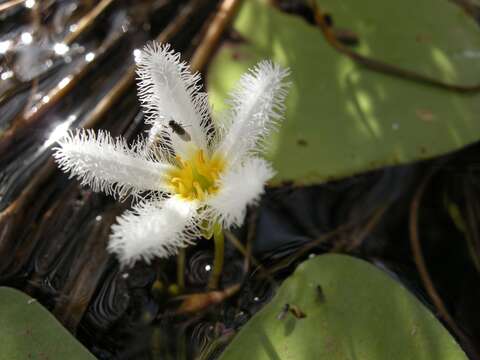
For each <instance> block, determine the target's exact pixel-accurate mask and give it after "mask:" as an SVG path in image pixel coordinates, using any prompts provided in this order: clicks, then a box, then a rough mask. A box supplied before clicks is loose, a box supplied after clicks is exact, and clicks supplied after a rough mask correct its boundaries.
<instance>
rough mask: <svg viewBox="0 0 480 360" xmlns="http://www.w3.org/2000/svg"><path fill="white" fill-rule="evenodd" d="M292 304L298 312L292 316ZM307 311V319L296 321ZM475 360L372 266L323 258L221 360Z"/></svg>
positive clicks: (294, 279) (291, 281)
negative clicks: (300, 314) (250, 359)
mask: <svg viewBox="0 0 480 360" xmlns="http://www.w3.org/2000/svg"><path fill="white" fill-rule="evenodd" d="M285 304H290V307H291V308H292V307H295V308H294V311H291V312H285ZM298 310H300V311H301V312H303V313H304V314H305V315H306V316H305V317H304V318H301V317H299V316H298V314H297V317H296V316H294V313H295V312H296V311H298ZM246 356H248V358H252V359H255V360H272V359H275V360H283V359H285V360H286V359H304V360H309V359H312V360H313V359H315V360H322V359H326V360H335V359H350V360H354V359H369V360H385V359H388V360H404V359H418V360H419V359H422V360H467V357H466V355H465V354H464V352H463V351H462V350H461V349H460V347H459V346H458V344H457V343H456V342H455V340H454V339H453V338H452V336H450V334H449V333H448V331H447V330H446V329H445V328H444V327H443V326H442V325H441V324H440V322H439V321H438V320H437V319H436V318H435V317H434V316H433V314H432V313H431V312H430V311H428V310H427V309H426V308H425V306H423V305H422V304H421V303H420V302H419V301H418V300H417V299H416V298H415V297H414V296H413V295H412V294H410V292H409V291H408V290H407V289H405V288H404V287H403V286H402V285H400V284H399V283H397V282H396V281H395V280H393V279H392V278H391V277H390V276H388V275H387V274H386V273H384V272H383V271H381V270H378V269H377V268H376V267H374V266H372V265H370V264H369V263H367V262H365V261H363V260H359V259H355V258H352V257H349V256H345V255H332V254H329V255H322V256H318V257H316V258H314V259H311V260H308V261H306V262H304V263H303V264H301V265H300V266H299V267H298V268H297V270H296V271H295V273H294V274H293V275H292V276H291V277H289V278H288V279H287V280H286V281H285V282H284V283H283V284H282V286H281V287H280V288H279V290H278V292H277V294H276V295H275V297H274V298H273V300H272V301H271V302H270V303H269V304H268V305H266V306H265V307H264V308H263V309H262V310H261V311H259V312H258V313H257V314H256V315H255V316H254V317H253V318H252V319H251V320H250V321H249V322H248V323H247V324H246V325H245V326H244V327H243V328H242V329H241V331H240V333H239V334H238V335H237V336H236V337H235V338H234V340H233V341H232V343H231V344H230V345H229V347H227V349H226V350H225V352H224V353H223V355H222V357H221V358H220V359H221V360H235V359H244V358H245V357H246Z"/></svg>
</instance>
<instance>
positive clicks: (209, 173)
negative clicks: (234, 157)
mask: <svg viewBox="0 0 480 360" xmlns="http://www.w3.org/2000/svg"><path fill="white" fill-rule="evenodd" d="M176 160H177V164H178V166H177V167H176V168H175V169H174V170H172V171H171V172H170V173H169V174H167V181H168V183H169V185H170V187H171V188H172V192H173V193H175V194H176V195H179V196H181V197H183V198H185V199H188V200H204V199H205V198H206V197H207V196H208V195H211V194H214V193H215V192H217V190H218V186H217V180H218V178H219V176H220V174H221V172H222V171H223V169H224V166H225V162H224V160H223V158H221V157H220V156H213V157H211V158H209V157H208V156H206V155H205V154H204V153H203V150H198V151H196V152H195V153H194V154H193V156H192V157H191V158H190V159H188V160H185V159H182V158H181V157H180V156H177V159H176Z"/></svg>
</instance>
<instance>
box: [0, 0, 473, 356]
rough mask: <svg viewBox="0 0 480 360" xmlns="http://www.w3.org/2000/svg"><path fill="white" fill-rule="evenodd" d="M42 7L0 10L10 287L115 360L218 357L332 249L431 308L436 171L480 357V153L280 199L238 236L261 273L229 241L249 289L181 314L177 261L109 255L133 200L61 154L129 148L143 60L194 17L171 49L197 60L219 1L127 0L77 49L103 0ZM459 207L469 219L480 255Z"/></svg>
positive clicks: (193, 289)
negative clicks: (112, 140)
mask: <svg viewBox="0 0 480 360" xmlns="http://www.w3.org/2000/svg"><path fill="white" fill-rule="evenodd" d="M7 3H9V2H8V1H3V2H0V9H2V6H3V5H5V4H7ZM40 3H41V6H40V7H39V6H38V4H37V5H35V6H33V8H29V7H27V6H26V5H28V4H29V2H28V1H27V2H25V3H21V4H19V5H14V6H11V7H10V8H5V7H6V6H4V7H3V9H2V10H0V259H1V261H0V284H2V285H10V286H14V287H17V288H19V289H22V290H23V291H25V292H28V293H29V294H31V295H32V296H35V297H38V298H39V300H40V301H41V302H42V303H43V304H44V305H45V306H46V307H47V308H48V309H49V310H50V311H52V312H53V313H54V314H55V316H57V318H58V319H59V320H60V321H61V322H62V323H63V324H64V325H65V326H66V327H67V328H68V329H69V330H70V331H71V332H72V333H73V334H75V336H76V337H77V338H78V339H79V340H80V341H81V342H82V343H84V344H85V345H86V346H87V347H88V348H89V349H90V351H92V352H93V353H94V354H95V355H96V356H97V357H98V358H100V359H177V358H178V359H193V358H198V359H213V358H215V356H217V355H218V354H219V353H220V352H221V349H222V348H223V347H224V346H225V345H226V344H227V343H228V341H229V340H230V339H231V338H232V336H234V334H235V333H236V331H237V330H238V329H239V328H240V327H241V326H242V325H243V324H244V323H245V322H246V321H247V320H248V319H249V318H250V317H251V316H252V315H253V314H254V313H255V312H256V311H257V310H258V309H260V308H261V306H262V305H263V304H264V303H265V302H266V301H268V299H270V298H271V296H272V295H273V294H274V292H275V289H276V287H277V286H278V285H279V283H280V282H281V280H282V279H284V278H285V277H286V276H288V274H290V273H291V272H292V270H293V269H294V268H295V266H296V264H298V263H299V262H301V261H302V260H304V259H305V258H307V257H308V256H312V255H314V254H319V253H323V252H328V251H337V252H347V253H351V254H354V255H356V256H360V257H363V258H366V259H369V260H371V261H373V262H374V263H376V264H378V265H379V266H381V267H384V268H387V269H389V271H391V272H392V274H393V275H395V276H397V277H398V278H399V280H400V281H402V282H404V283H405V284H407V286H409V288H410V289H412V291H413V292H414V293H415V294H416V295H417V296H419V297H420V298H421V299H423V300H424V301H425V302H427V304H428V298H427V297H426V296H425V295H424V292H423V290H422V287H421V282H420V281H419V277H418V275H417V271H416V268H415V265H414V263H413V260H412V255H411V250H410V245H409V232H408V225H409V224H408V221H409V220H408V217H409V213H410V205H411V201H412V197H413V194H414V192H415V190H416V189H417V188H418V186H419V184H420V182H421V180H422V179H423V177H424V174H425V173H426V172H427V171H429V170H430V169H431V168H433V167H435V168H436V169H437V171H436V173H435V176H434V177H433V179H432V181H431V182H430V183H429V185H428V187H427V191H426V193H425V196H424V199H423V201H422V204H421V218H420V230H419V231H420V236H421V237H422V246H423V247H424V252H425V255H426V260H427V264H428V267H429V270H430V271H431V273H432V276H433V279H434V281H435V283H436V285H437V287H438V289H439V292H440V295H441V296H442V298H443V300H444V301H445V302H446V304H447V306H448V308H449V310H450V312H451V313H452V314H453V316H454V318H455V320H456V322H457V323H458V325H459V326H460V327H461V329H462V330H463V331H464V332H465V334H466V335H467V341H465V340H462V344H463V345H464V346H465V348H466V349H467V350H468V351H469V350H471V349H473V348H479V339H480V325H479V324H480V322H479V321H478V320H479V319H478V314H479V313H478V311H477V306H476V304H478V300H479V297H480V294H479V290H478V289H479V287H478V283H479V277H478V271H477V269H476V268H475V266H474V262H473V261H472V258H474V257H475V256H477V257H478V256H479V254H480V242H479V241H478V239H479V237H478V231H477V227H478V225H477V224H478V217H479V215H480V204H479V200H478V199H480V197H479V196H478V195H480V193H479V192H480V186H479V185H480V182H479V180H478V179H479V177H478V170H479V169H480V167H479V162H478V159H479V156H478V155H479V146H478V145H474V146H471V147H469V148H468V149H465V150H463V151H461V152H458V153H456V154H453V155H450V156H448V157H444V158H440V159H435V160H432V161H427V162H424V163H421V164H416V165H411V166H404V167H392V168H387V169H382V170H378V171H375V172H372V173H368V174H365V175H361V176H357V177H353V178H350V179H346V180H343V181H338V182H335V183H328V184H324V185H321V186H315V187H308V188H294V187H292V186H289V185H288V184H285V185H284V186H282V187H279V188H276V189H270V190H269V191H268V192H267V195H266V196H265V197H264V199H263V201H262V203H261V204H260V206H259V207H258V209H252V210H251V211H250V212H249V216H248V219H247V222H246V225H245V226H244V227H243V228H242V229H235V231H234V233H233V235H234V236H235V238H237V239H239V240H240V241H242V242H243V243H245V244H248V246H250V245H251V246H252V254H253V258H251V259H249V260H250V261H249V262H248V263H246V262H245V257H244V256H243V255H242V254H241V253H240V252H238V251H237V250H236V249H235V247H234V246H233V245H232V243H230V242H228V241H227V248H226V261H225V264H226V266H225V270H224V273H223V276H222V287H223V288H229V287H231V286H234V285H235V284H241V285H242V287H241V289H240V291H239V292H238V293H236V294H235V296H232V297H229V298H227V299H225V301H224V302H222V303H219V304H217V305H214V306H211V307H208V308H205V309H204V310H203V311H200V312H198V313H196V314H194V315H179V314H176V309H178V308H179V305H180V303H181V301H182V298H179V297H178V296H177V295H175V294H173V293H172V291H169V289H170V290H171V285H173V284H174V283H175V271H176V270H175V266H176V265H175V259H170V260H168V261H156V262H154V263H153V264H151V265H150V266H147V265H146V264H137V265H136V266H135V267H134V268H132V269H120V268H119V266H118V264H117V262H116V260H115V259H114V258H113V257H110V256H109V255H108V254H107V253H106V250H105V246H106V242H107V240H108V235H109V228H110V225H111V224H112V223H113V221H114V219H115V217H116V216H117V215H118V214H120V213H121V212H122V211H123V210H124V209H125V208H126V207H128V206H129V204H128V203H127V204H118V203H117V202H115V201H114V200H112V199H111V198H109V197H107V196H104V195H102V194H96V193H92V192H91V191H89V190H88V189H86V188H82V187H80V186H79V185H78V183H77V182H76V181H71V180H68V178H67V176H65V174H62V173H60V172H59V171H58V170H57V169H56V167H55V166H54V164H53V163H52V160H51V148H52V146H54V144H55V141H56V139H58V138H59V137H60V136H61V135H62V133H64V131H65V130H66V129H68V128H69V127H70V128H75V127H80V126H86V127H94V128H102V129H107V130H109V131H110V132H112V133H113V134H114V135H118V134H124V135H125V136H126V137H128V138H130V139H132V138H134V137H135V136H137V135H138V134H139V133H141V132H142V131H143V130H144V129H143V119H142V114H141V113H140V112H139V107H138V102H137V99H136V92H135V87H134V78H133V75H132V74H133V73H132V69H133V66H134V56H133V54H134V50H135V49H137V48H140V47H142V46H143V44H144V43H145V42H146V41H147V40H149V39H153V38H155V37H157V36H158V35H159V34H162V31H164V30H165V29H166V28H167V27H168V26H169V25H172V24H173V23H175V21H178V19H179V14H180V13H181V12H182V11H187V14H188V21H186V22H185V23H183V24H182V25H181V26H179V29H178V31H176V32H174V33H173V34H171V37H170V38H169V42H171V43H172V44H173V45H174V47H175V48H176V49H177V50H179V51H182V53H183V54H184V55H185V56H186V57H188V56H189V55H190V54H191V53H192V51H193V49H194V48H195V46H196V44H197V43H198V37H197V34H198V33H199V31H200V29H202V28H203V26H204V24H206V23H207V22H208V21H209V20H208V19H209V18H210V16H211V15H212V14H213V13H214V11H215V9H216V5H217V4H216V2H214V1H168V0H163V1H160V0H158V1H133V0H132V1H126V0H125V1H114V2H113V3H112V4H110V6H108V7H107V8H106V9H105V10H104V11H103V12H102V13H101V14H100V15H98V16H97V17H96V18H94V19H92V23H91V26H89V27H87V28H86V29H85V30H83V31H81V32H80V33H78V36H77V37H75V38H74V39H73V40H71V42H69V45H68V48H67V49H66V48H65V44H64V41H65V39H69V37H71V34H72V33H76V30H77V29H78V26H77V28H76V27H75V24H78V23H79V20H80V19H82V18H85V17H88V14H89V12H90V11H91V10H92V6H93V5H94V3H96V2H93V1H87V0H85V1H80V0H77V1H74V0H72V1H54V0H51V1H41V2H40ZM188 11H190V12H189V13H188ZM225 36H229V35H228V34H226V35H225ZM59 44H60V45H59ZM62 44H63V45H64V46H62ZM446 199H448V203H454V204H456V206H457V207H458V209H459V211H460V212H461V213H462V214H464V217H465V219H466V230H465V229H464V231H467V233H468V234H469V238H470V239H472V248H471V249H470V250H469V248H468V246H467V242H466V241H465V233H464V231H463V232H462V230H460V229H459V227H458V226H456V224H455V222H454V221H453V220H452V217H451V213H449V212H448V209H447V207H446V206H445V204H446V202H445V200H446ZM372 224H373V225H374V226H371V225H372ZM457 225H458V224H457ZM332 232H334V234H333V235H331V236H329V237H326V238H325V240H323V241H317V240H318V239H321V238H322V237H324V236H325V235H326V234H331V233H332ZM472 254H473V255H472ZM212 259H213V253H212V248H211V243H210V242H208V241H201V240H200V241H199V242H198V245H197V246H194V247H191V248H189V249H188V250H187V253H186V286H185V294H186V295H187V296H188V294H196V293H198V294H201V293H204V292H205V291H206V290H205V289H206V283H207V281H208V277H209V273H210V271H211V266H212ZM254 260H255V261H258V262H260V263H261V264H262V268H259V267H258V266H257V265H258V264H257V263H256V262H254ZM185 294H184V295H185ZM432 308H433V307H432Z"/></svg>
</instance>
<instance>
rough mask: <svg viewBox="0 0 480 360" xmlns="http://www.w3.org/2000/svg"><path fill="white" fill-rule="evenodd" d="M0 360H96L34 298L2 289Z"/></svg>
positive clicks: (16, 291) (0, 296) (0, 295)
mask: <svg viewBox="0 0 480 360" xmlns="http://www.w3.org/2000/svg"><path fill="white" fill-rule="evenodd" d="M0 333H1V336H0V349H1V350H0V359H1V360H3V359H5V360H28V359H45V360H47V359H50V360H56V359H58V360H60V359H62V360H63V359H68V360H94V359H95V357H94V356H93V355H91V354H90V353H89V352H88V351H87V350H86V349H85V348H84V347H83V346H82V345H81V344H80V343H79V342H78V341H77V340H76V339H75V338H74V337H73V336H72V335H71V334H70V333H69V332H68V331H67V330H65V328H63V326H62V325H61V324H60V323H59V322H58V321H57V320H56V319H55V317H54V316H53V315H52V314H50V312H49V311H48V310H46V309H45V308H44V307H42V306H41V305H40V304H39V303H38V302H37V301H36V299H34V298H31V297H30V296H28V295H26V294H24V293H22V292H20V291H18V290H15V289H11V288H7V287H0Z"/></svg>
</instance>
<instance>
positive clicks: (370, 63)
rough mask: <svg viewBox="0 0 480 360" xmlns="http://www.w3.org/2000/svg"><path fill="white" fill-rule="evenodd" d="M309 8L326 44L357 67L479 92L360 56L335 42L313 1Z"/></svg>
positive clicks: (476, 86) (479, 87)
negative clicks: (357, 65) (360, 66)
mask: <svg viewBox="0 0 480 360" xmlns="http://www.w3.org/2000/svg"><path fill="white" fill-rule="evenodd" d="M310 6H311V8H312V10H313V15H314V18H315V23H316V24H317V25H318V27H319V28H320V30H321V31H322V33H323V35H324V36H325V39H326V40H327V42H328V43H329V44H330V45H331V46H332V47H333V48H334V49H335V50H337V51H338V52H340V53H342V54H343V55H345V56H347V57H349V58H350V59H352V60H353V61H354V62H356V63H357V64H359V65H362V66H364V67H366V68H368V69H370V70H373V71H376V72H380V73H383V74H386V75H390V76H395V77H398V78H401V79H405V80H410V81H415V82H418V83H422V84H425V85H429V86H433V87H436V88H441V89H444V90H448V91H453V92H458V93H463V94H472V93H477V92H479V91H480V84H474V85H458V84H449V83H445V82H443V81H440V80H437V79H434V78H431V77H429V76H426V75H423V74H419V73H417V72H414V71H410V70H406V69H402V68H399V67H397V66H394V65H391V64H387V63H384V62H382V61H379V60H376V59H372V58H369V57H367V56H363V55H360V54H358V53H356V52H354V51H352V50H350V49H349V48H348V47H346V46H345V45H343V44H342V43H341V42H339V41H338V40H337V38H336V36H335V33H334V31H333V30H332V28H331V27H330V26H329V24H328V23H327V21H326V20H325V14H324V13H323V11H321V10H320V8H319V6H318V4H317V2H316V1H315V0H310Z"/></svg>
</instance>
